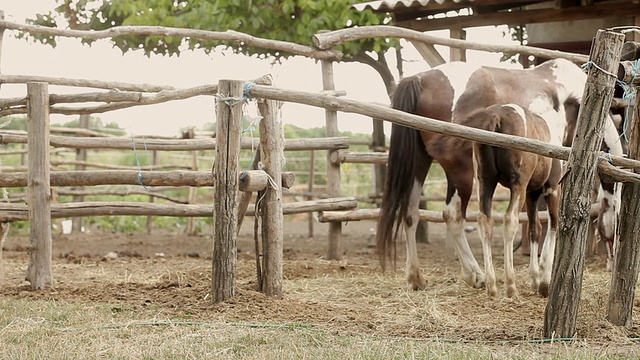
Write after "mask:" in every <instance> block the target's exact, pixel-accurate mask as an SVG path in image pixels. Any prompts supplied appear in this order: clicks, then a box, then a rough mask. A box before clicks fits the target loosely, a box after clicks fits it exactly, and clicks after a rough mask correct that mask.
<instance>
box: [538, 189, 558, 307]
mask: <svg viewBox="0 0 640 360" xmlns="http://www.w3.org/2000/svg"><path fill="white" fill-rule="evenodd" d="M545 199H546V200H547V213H548V215H549V221H548V227H547V236H546V237H545V238H544V244H543V245H542V254H541V255H540V286H539V287H538V291H539V292H540V295H542V296H545V297H546V296H549V284H550V283H551V270H552V267H553V257H554V252H555V248H556V233H557V231H558V229H557V228H556V226H557V215H558V214H557V212H558V209H557V205H558V189H557V188H556V189H553V190H550V192H549V193H546V194H545ZM554 207H555V208H556V209H555V210H552V208H554ZM552 211H553V213H552ZM554 224H555V226H554Z"/></svg>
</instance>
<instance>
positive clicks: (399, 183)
mask: <svg viewBox="0 0 640 360" xmlns="http://www.w3.org/2000/svg"><path fill="white" fill-rule="evenodd" d="M421 92H422V83H421V79H420V77H418V76H412V77H409V78H405V79H403V80H401V81H400V82H399V83H398V87H397V88H396V90H395V92H394V93H393V96H392V107H393V108H394V109H396V110H401V111H404V112H408V113H412V114H416V113H417V109H418V101H419V99H420V94H421ZM429 159H430V157H429V155H428V154H427V150H426V148H425V146H424V143H423V141H422V138H421V136H420V131H419V130H416V129H412V128H408V127H405V126H401V125H397V124H393V125H392V127H391V142H390V145H389V160H388V164H387V176H386V180H385V187H384V192H383V194H382V204H381V208H380V217H379V219H378V228H377V231H376V245H377V249H378V255H379V256H380V263H381V265H382V269H383V271H384V270H385V269H386V260H387V257H389V258H391V259H393V262H394V266H395V261H396V249H395V241H396V237H397V235H398V233H399V231H400V229H401V227H402V226H401V225H402V222H403V221H405V220H406V219H407V213H408V208H409V198H410V196H411V189H412V188H413V184H414V181H415V179H418V178H419V176H420V175H419V174H420V171H422V173H425V171H426V166H427V164H428V161H429ZM422 176H423V177H424V175H422ZM420 180H424V179H420Z"/></svg>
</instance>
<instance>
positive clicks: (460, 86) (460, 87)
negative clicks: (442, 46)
mask: <svg viewBox="0 0 640 360" xmlns="http://www.w3.org/2000/svg"><path fill="white" fill-rule="evenodd" d="M479 68H480V67H479V66H477V65H471V64H469V63H466V62H460V61H453V62H450V63H445V64H442V65H439V66H438V67H437V69H438V70H440V71H442V73H443V74H444V76H446V77H447V79H449V84H451V87H452V88H453V102H452V103H451V104H452V105H451V112H453V107H454V106H455V104H456V103H457V102H458V99H459V98H460V95H462V93H463V92H464V90H465V89H466V88H467V83H468V82H469V77H471V74H473V72H475V71H476V70H478V69H479Z"/></svg>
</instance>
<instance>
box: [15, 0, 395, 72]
mask: <svg viewBox="0 0 640 360" xmlns="http://www.w3.org/2000/svg"><path fill="white" fill-rule="evenodd" d="M56 2H57V4H58V6H57V7H56V8H55V9H53V10H51V11H50V12H48V13H46V14H38V15H37V16H36V18H35V19H28V20H27V21H28V22H29V23H32V24H37V25H43V26H49V27H58V26H59V24H61V23H64V22H66V23H68V24H69V27H70V28H71V29H84V30H88V29H92V30H104V29H108V28H111V27H113V26H121V25H157V26H169V27H180V28H191V29H199V30H211V31H226V30H235V31H240V32H243V33H246V34H250V35H253V36H256V37H260V38H264V39H275V40H281V41H288V42H292V43H298V44H303V45H309V46H310V45H312V41H311V36H312V35H314V34H316V33H317V32H318V31H320V30H337V29H343V28H347V27H354V26H362V25H380V24H384V23H386V22H388V21H389V17H388V16H386V15H385V14H374V13H372V12H370V11H362V12H360V11H355V10H352V9H350V5H352V4H353V3H355V2H357V0H323V1H316V0H189V1H186V0H182V1H181V0H109V1H106V0H98V1H96V0H56ZM37 39H38V40H39V41H42V42H44V43H48V44H50V45H52V46H55V39H53V38H50V37H37ZM112 41H113V43H114V44H115V46H117V47H118V48H120V49H121V50H122V51H123V52H126V51H130V50H136V49H141V50H143V51H144V52H145V54H147V55H150V54H152V53H155V54H161V55H174V54H175V55H178V54H180V51H184V50H185V49H198V48H200V49H203V50H204V51H205V52H207V53H209V52H211V51H213V49H214V48H215V47H217V46H220V45H222V46H224V47H226V48H228V49H231V50H232V51H233V52H235V53H240V54H244V55H249V56H251V55H257V56H259V57H261V58H267V57H272V58H275V59H276V60H280V59H282V58H287V57H289V56H291V54H287V53H283V52H280V51H276V50H271V49H264V48H256V47H251V46H248V45H246V44H244V43H222V42H219V41H202V40H197V39H186V40H185V39H181V38H172V37H141V36H119V37H116V38H114V39H113V40H112ZM398 46H399V43H398V41H397V40H388V39H367V40H362V41H359V42H349V43H346V44H343V45H341V46H340V47H339V48H337V50H340V51H342V52H343V53H344V54H345V60H347V61H348V60H356V61H360V60H357V57H358V56H361V55H362V54H364V53H366V52H373V53H378V54H381V53H384V52H386V51H387V50H388V49H390V48H391V47H398Z"/></svg>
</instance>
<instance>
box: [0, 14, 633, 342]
mask: <svg viewBox="0 0 640 360" xmlns="http://www.w3.org/2000/svg"><path fill="white" fill-rule="evenodd" d="M0 28H4V29H11V30H22V31H29V32H32V33H39V34H46V35H55V36H72V37H82V38H85V39H99V38H105V37H111V36H115V35H123V34H138V35H145V36H149V35H161V36H189V37H193V38H202V39H216V40H236V41H237V40H241V41H245V42H246V43H247V44H249V45H254V46H263V47H271V48H277V49H282V50H284V51H288V52H290V53H294V54H303V55H305V56H309V57H313V58H316V59H319V60H321V63H322V70H323V89H324V90H325V91H327V92H332V91H334V87H333V78H332V61H335V60H339V59H340V56H339V55H340V54H339V53H338V52H336V51H331V50H328V49H329V48H330V47H332V46H334V45H337V44H338V43H340V42H344V41H348V40H350V39H357V38H364V37H380V36H385V37H387V36H399V37H404V38H407V39H411V40H417V41H423V42H430V43H434V39H433V38H431V39H426V38H425V35H424V34H421V33H419V32H412V31H409V30H406V29H397V28H393V27H387V26H383V27H372V28H371V29H366V27H359V28H352V29H344V30H340V31H336V32H327V33H321V34H317V35H316V36H314V42H315V43H316V46H317V48H310V47H304V46H300V45H297V44H285V45H283V43H281V42H270V41H269V40H263V39H256V38H255V37H248V36H245V35H244V34H239V33H236V32H225V33H215V32H202V31H201V32H193V31H189V30H188V29H168V28H156V27H143V28H144V29H142V28H136V27H119V28H113V29H109V30H105V31H94V32H86V31H78V30H58V29H51V28H39V27H34V26H27V25H21V24H14V23H10V22H7V21H0ZM366 30H370V31H366ZM601 35H602V36H601ZM598 36H599V37H601V38H605V39H607V38H608V39H609V41H612V43H620V44H621V42H622V41H621V40H620V36H618V34H613V35H612V34H611V32H602V34H601V32H599V33H598ZM450 40H451V41H449V44H447V45H450V46H454V47H462V48H474V47H473V46H475V45H473V44H471V43H468V42H464V41H461V40H457V41H455V42H453V40H452V39H450ZM601 40H602V39H601ZM602 41H604V40H602ZM596 43H598V38H597V39H596ZM616 46H617V45H616ZM318 48H320V49H325V50H318ZM505 48H507V47H500V49H499V50H496V49H495V46H494V47H493V48H492V51H505ZM614 48H615V46H611V47H607V46H605V47H604V48H603V49H605V50H606V51H605V50H602V51H601V52H597V51H594V54H595V57H594V58H593V59H591V60H593V61H595V63H596V67H594V68H592V69H591V70H590V77H589V79H590V80H589V81H590V82H588V84H587V90H586V91H587V92H588V91H590V90H591V89H600V88H608V87H611V88H612V87H613V85H612V84H613V79H612V78H611V77H608V76H609V75H610V74H611V73H612V72H615V69H611V66H612V65H611V62H612V60H611V59H612V58H613V59H615V55H618V58H619V49H618V53H617V54H616V51H615V50H612V49H614ZM518 51H519V52H523V53H528V54H536V55H538V56H539V55H541V51H540V50H539V49H538V50H536V52H533V51H532V50H531V49H527V48H526V47H519V48H518ZM605 53H606V55H607V56H608V57H609V58H608V59H603V55H602V54H605ZM549 54H551V55H549ZM612 54H613V56H612ZM545 55H548V56H547V57H565V58H571V59H573V60H574V61H580V62H584V61H587V60H589V59H585V58H584V57H582V56H580V57H576V56H575V54H566V53H560V52H548V53H546V54H543V56H545ZM591 60H589V61H591ZM607 61H609V62H608V63H607ZM599 62H602V63H599ZM613 62H614V63H615V62H617V60H616V61H613ZM600 69H605V71H603V72H599V71H597V70H600ZM605 74H606V76H605ZM605 78H606V81H605ZM632 78H635V76H634V77H632ZM0 81H1V82H13V83H16V82H19V83H27V88H28V100H27V98H23V99H7V100H2V101H0V107H1V110H0V116H2V115H9V114H17V113H26V112H28V115H29V118H30V121H32V123H33V124H36V123H37V124H38V125H37V126H32V127H30V131H29V137H30V141H29V144H30V146H29V161H30V164H29V165H30V169H29V172H28V175H27V178H28V179H27V180H28V185H29V199H30V200H29V205H30V206H31V207H32V208H31V209H30V210H29V215H30V220H31V225H32V226H31V235H30V238H31V241H32V251H31V260H30V265H29V269H28V272H27V275H28V278H29V280H30V282H31V284H32V287H33V288H39V287H43V286H47V285H52V284H53V277H52V273H51V266H50V264H51V263H50V261H51V259H50V248H51V234H50V226H49V224H48V223H47V221H48V220H49V221H50V218H51V212H50V210H49V208H50V204H49V203H48V196H49V194H50V188H49V186H50V181H49V178H48V176H49V173H48V171H47V170H48V167H49V161H48V151H43V150H48V146H49V133H48V126H49V125H48V114H49V112H55V113H62V114H91V113H100V112H104V111H110V110H114V109H121V108H125V107H130V106H137V105H146V104H154V103H159V102H163V101H168V100H176V99H182V98H186V97H189V96H196V95H215V94H217V93H218V92H219V91H220V90H222V89H223V88H224V86H227V85H224V86H223V84H222V82H221V83H219V84H218V85H204V86H200V87H196V88H191V89H182V90H181V89H173V88H168V87H154V86H139V85H131V84H118V85H114V84H113V83H104V82H102V83H98V82H88V81H82V80H69V79H52V78H43V77H29V76H7V75H0ZM598 81H600V84H601V87H600V88H598V87H597V86H595V85H594V83H597V82H598ZM47 84H61V85H67V86H78V85H79V84H82V86H91V87H97V88H102V89H105V88H106V89H115V88H117V89H119V90H114V91H110V92H108V93H99V94H97V93H89V94H81V95H59V96H54V95H53V94H51V95H49V94H48V88H47V87H48V85H47ZM608 84H611V85H610V86H609V85H608ZM252 85H253V84H252ZM634 85H635V84H634ZM235 87H236V88H238V87H240V86H238V83H236V85H235ZM151 89H153V90H151ZM245 90H246V91H247V92H248V93H249V94H250V95H252V96H254V97H256V98H260V99H268V100H270V101H288V102H296V103H301V104H306V105H310V106H316V107H321V108H324V109H326V111H327V132H328V135H335V132H336V131H337V122H336V120H337V111H342V112H349V113H358V114H362V115H366V116H368V117H371V118H374V119H384V120H387V121H391V122H394V123H396V124H400V125H403V126H407V127H411V128H415V129H419V130H425V131H431V132H435V133H446V134H448V135H453V136H458V137H462V138H465V139H468V140H472V141H479V142H483V143H487V144H491V145H496V146H502V147H509V148H514V149H518V150H522V151H528V152H533V153H536V154H540V155H544V156H549V157H554V158H559V159H563V160H569V166H574V167H572V171H571V172H569V178H568V179H569V180H568V181H571V178H573V177H575V176H578V174H583V172H582V171H577V170H576V169H579V168H581V166H583V167H584V165H585V164H588V165H589V169H588V170H587V171H586V172H584V174H586V175H585V176H587V177H593V174H594V171H595V169H596V167H597V169H598V170H599V171H600V172H601V173H604V174H607V175H609V176H610V177H611V178H612V179H614V180H616V181H621V182H626V183H633V184H634V185H632V186H636V184H638V183H640V175H639V174H637V171H638V170H640V162H638V161H636V160H633V159H628V158H622V157H615V156H610V157H609V156H608V157H607V159H609V161H599V162H597V163H596V164H594V162H593V161H589V159H594V158H597V157H604V154H602V153H598V152H597V151H595V147H591V146H590V145H592V144H584V145H581V146H582V147H581V149H583V150H582V153H580V154H576V153H575V152H572V150H571V149H568V148H563V147H558V146H551V145H549V144H546V143H543V142H540V141H536V140H531V139H521V138H517V137H511V136H508V135H502V134H496V133H492V132H486V131H482V130H477V129H470V128H466V127H464V126H460V125H457V124H451V123H443V122H441V121H438V120H435V119H429V118H424V117H420V116H417V115H412V114H408V113H403V112H400V111H397V110H393V109H390V108H387V107H384V106H379V105H375V104H366V103H362V102H358V101H354V100H349V99H343V98H338V97H336V96H333V95H332V94H322V93H321V94H318V93H304V92H300V91H294V90H285V89H277V88H274V87H271V86H266V85H259V84H256V85H254V86H251V87H250V89H249V88H246V89H245ZM593 91H596V92H597V91H599V90H593ZM148 92H157V93H155V94H148ZM240 94H242V92H241V93H240ZM225 95H228V94H225ZM74 96H75V98H74ZM234 97H236V98H237V97H238V96H237V95H234ZM603 98H608V100H609V101H611V99H610V97H609V96H604V97H603ZM72 99H73V101H72ZM78 99H82V100H81V101H92V102H104V104H100V105H94V106H82V107H66V106H63V105H61V104H64V103H65V102H66V103H71V102H74V103H77V102H78V101H79V100H78ZM585 99H586V100H587V101H594V99H595V101H600V102H602V101H603V100H602V99H599V97H598V96H585ZM27 101H28V102H29V104H28V105H29V106H27ZM219 105H220V104H219ZM593 105H594V104H587V105H586V107H587V108H590V106H593ZM598 105H601V104H598ZM222 106H224V105H222ZM605 108H608V104H607V106H606V107H605ZM597 115H600V113H598V114H597ZM587 116H589V115H587ZM34 120H37V122H36V121H34ZM594 121H596V122H597V121H598V120H595V117H594ZM219 130H220V129H219ZM228 134H229V136H231V137H235V136H238V134H237V132H236V131H233V130H232V131H229V132H228ZM585 137H586V136H585ZM4 140H5V139H4V138H3V141H4ZM53 140H54V139H53V137H52V139H51V141H52V142H51V143H52V144H53ZM110 140H111V139H110ZM236 140H237V142H240V141H239V140H238V139H236ZM270 140H271V141H273V140H274V139H273V138H272V139H270ZM194 141H195V140H194ZM195 142H197V141H195ZM232 142H233V141H232ZM110 143H113V141H110ZM197 143H198V145H200V146H204V145H205V144H204V143H200V142H197ZM218 145H219V146H218V150H219V149H221V146H220V144H218ZM232 145H233V144H232ZM236 145H238V146H240V145H239V144H235V145H233V146H231V147H229V146H226V145H225V148H227V149H230V148H233V147H235V146H236ZM85 146H89V145H85ZM175 146H176V147H177V146H186V147H189V148H191V147H193V146H196V144H191V143H189V145H188V146H187V145H186V144H182V143H181V144H180V145H178V144H176V145H175ZM206 146H211V144H210V143H208V144H206ZM218 150H217V151H218ZM229 151H231V150H229ZM336 151H337V148H333V149H332V150H329V152H328V158H329V159H331V158H332V157H335V156H338V157H339V155H334V153H335V152H336ZM218 155H220V153H218ZM45 160H46V161H45ZM230 163H231V164H233V161H232V160H231V161H230ZM621 167H626V168H627V169H623V168H621ZM221 168H222V167H217V168H216V171H219V170H220V171H221V170H222V169H221ZM629 168H630V169H632V171H629V170H628V169H629ZM270 170H273V169H270ZM225 171H227V172H226V174H231V175H230V176H226V180H227V181H229V183H228V184H232V185H231V187H230V188H231V189H234V188H235V185H233V183H234V182H235V181H237V167H236V166H229V167H227V168H226V169H225ZM234 172H235V173H234ZM327 173H328V175H327V176H328V179H329V187H328V191H329V194H330V195H332V196H333V195H338V194H339V193H340V185H339V166H338V165H337V164H336V163H330V164H329V165H328V169H327ZM52 180H53V178H52ZM120 180H122V178H121V179H120ZM216 180H220V179H219V178H218V179H216ZM16 181H22V183H24V180H16ZM565 181H567V180H565ZM83 185H84V184H83ZM216 186H217V187H220V186H223V185H222V183H217V184H216ZM224 186H227V185H224ZM626 186H627V184H625V187H626ZM586 190H588V189H574V191H573V193H572V194H571V195H570V197H568V198H565V199H564V201H563V207H564V209H563V210H562V213H563V214H564V213H568V211H567V209H569V210H570V209H571V208H572V207H573V208H574V209H575V210H576V213H577V214H578V218H577V222H576V223H575V224H574V226H575V229H574V228H571V229H564V230H563V231H565V230H568V231H567V233H563V234H561V235H560V239H559V241H558V242H559V243H561V242H562V241H563V237H564V238H565V240H568V241H569V242H571V243H573V244H575V243H576V241H577V242H579V239H580V234H581V233H582V230H583V229H584V225H585V222H586V220H585V219H586V217H588V214H589V209H588V208H585V203H584V201H580V199H585V198H586V199H588V198H589V194H587V193H585V191H586ZM623 192H624V191H623ZM635 192H636V193H637V190H636V191H635ZM629 194H631V192H629ZM630 196H631V195H630ZM576 204H577V206H578V208H577V209H576V208H575V206H576ZM623 204H624V202H623ZM588 205H589V204H588V203H587V204H586V206H587V207H588ZM34 206H35V207H37V210H36V209H34V208H33V207H34ZM628 206H629V207H630V210H632V211H633V213H637V210H638V207H639V206H640V203H639V202H637V201H636V202H635V203H634V204H629V205H628ZM219 211H220V210H219ZM219 211H218V213H219ZM215 213H216V211H215V210H214V214H215ZM214 219H215V220H218V218H217V217H214ZM623 219H624V217H623ZM223 221H226V220H224V219H223ZM635 221H637V220H635V219H633V220H631V222H630V223H628V224H625V223H624V222H623V224H621V227H622V228H625V225H626V228H625V229H629V230H631V229H632V227H633V226H634V225H635V226H636V227H637V224H634V222H635ZM232 222H233V221H232ZM330 224H331V225H330V231H329V233H330V238H329V251H328V255H327V257H328V258H336V256H337V248H338V245H339V241H340V231H341V222H340V221H334V222H332V223H330ZM230 226H231V228H233V224H232V223H230ZM47 229H49V230H47ZM625 229H623V231H625ZM573 230H577V231H573ZM47 231H49V233H47ZM232 233H233V231H231V232H229V231H227V234H229V235H228V236H230V237H232V236H233V235H232ZM630 233H633V232H630ZM635 234H636V235H635V237H636V238H637V232H635ZM570 235H573V236H574V237H573V239H572V238H570V237H569V236H570ZM576 239H578V240H576ZM222 240H223V239H221V241H222ZM633 243H634V244H632V245H631V248H630V249H629V250H630V252H631V253H633V254H637V253H638V251H637V249H636V247H637V241H635V242H633ZM228 245H229V244H228V243H227V244H224V246H226V247H227V250H228ZM579 250H580V246H579V245H576V246H573V247H570V248H569V249H568V252H567V253H565V254H563V256H567V257H568V259H569V263H563V264H561V263H560V262H559V261H558V258H559V257H556V260H557V261H556V262H555V263H554V274H555V275H554V280H553V282H552V284H554V283H557V284H556V285H558V286H557V289H555V290H554V291H555V292H557V293H554V292H552V293H551V295H550V301H549V303H550V304H553V305H552V306H553V307H552V308H551V309H550V310H549V308H548V311H547V314H546V316H545V335H546V336H550V335H551V334H555V335H556V336H573V334H574V333H575V318H576V312H575V310H576V309H577V303H578V301H579V298H580V292H579V286H578V287H577V288H578V290H577V292H576V291H574V290H575V289H576V286H575V285H571V286H568V287H562V286H559V285H560V284H561V283H560V281H563V282H562V283H564V282H565V281H566V280H567V279H565V278H560V277H561V276H564V275H565V274H569V273H570V274H572V275H576V277H572V278H570V279H569V280H575V282H576V283H577V284H580V280H581V274H582V265H583V258H584V253H580V251H579ZM280 255H281V254H280ZM629 263H630V264H632V265H633V266H631V265H629ZM637 263H638V260H637V258H635V257H631V258H629V262H628V263H625V264H624V266H627V267H628V269H634V271H629V270H627V271H626V272H625V271H624V270H623V269H618V272H616V275H615V276H614V279H616V276H619V277H620V279H621V280H620V281H622V282H623V283H625V284H629V283H630V284H632V285H631V287H632V288H634V287H635V281H629V280H627V279H629V278H631V279H635V278H636V276H637V271H635V269H637V268H638V266H637ZM224 265H228V264H223V263H222V262H221V261H214V265H213V266H214V284H216V282H217V281H218V280H216V278H215V277H216V276H215V275H221V276H218V277H219V280H220V281H219V282H218V283H217V286H214V289H213V290H214V291H218V294H219V296H216V297H215V298H216V299H217V300H221V299H224V298H226V297H228V296H229V295H230V294H232V289H233V286H232V284H231V285H230V286H227V285H225V284H228V282H227V280H228V279H226V278H225V276H233V275H234V274H235V273H234V270H235V269H234V268H233V264H231V266H230V267H227V268H223V266H224ZM574 265H575V267H572V266H574ZM622 266H623V265H622V264H618V267H622ZM216 269H217V271H218V273H216ZM273 280H274V281H278V280H279V279H273ZM616 281H618V280H616ZM229 289H231V290H230V291H229ZM562 291H565V293H562V294H560V292H562ZM621 294H622V295H624V296H623V298H622V299H621V298H620V295H621ZM612 296H613V297H614V298H615V299H617V302H615V301H614V302H613V303H612V304H610V305H612V306H611V307H610V313H609V315H610V319H615V320H614V321H616V322H622V323H625V324H626V322H625V319H627V318H628V317H627V316H626V314H624V315H622V314H620V313H621V311H620V310H621V309H623V308H624V309H625V310H626V309H627V307H628V305H629V303H631V304H632V301H628V300H629V299H631V300H632V299H633V292H631V294H630V295H629V294H628V293H627V292H624V293H623V292H619V293H617V294H613V295H612ZM556 299H558V300H561V302H560V303H554V302H553V301H552V300H556ZM612 312H617V313H618V316H617V317H616V316H611V314H612ZM629 313H630V310H629ZM554 319H563V320H564V319H567V321H566V322H564V323H558V322H557V321H556V320H554ZM629 321H630V320H629ZM572 326H573V328H572ZM572 330H573V331H572ZM548 333H549V334H548Z"/></svg>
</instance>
